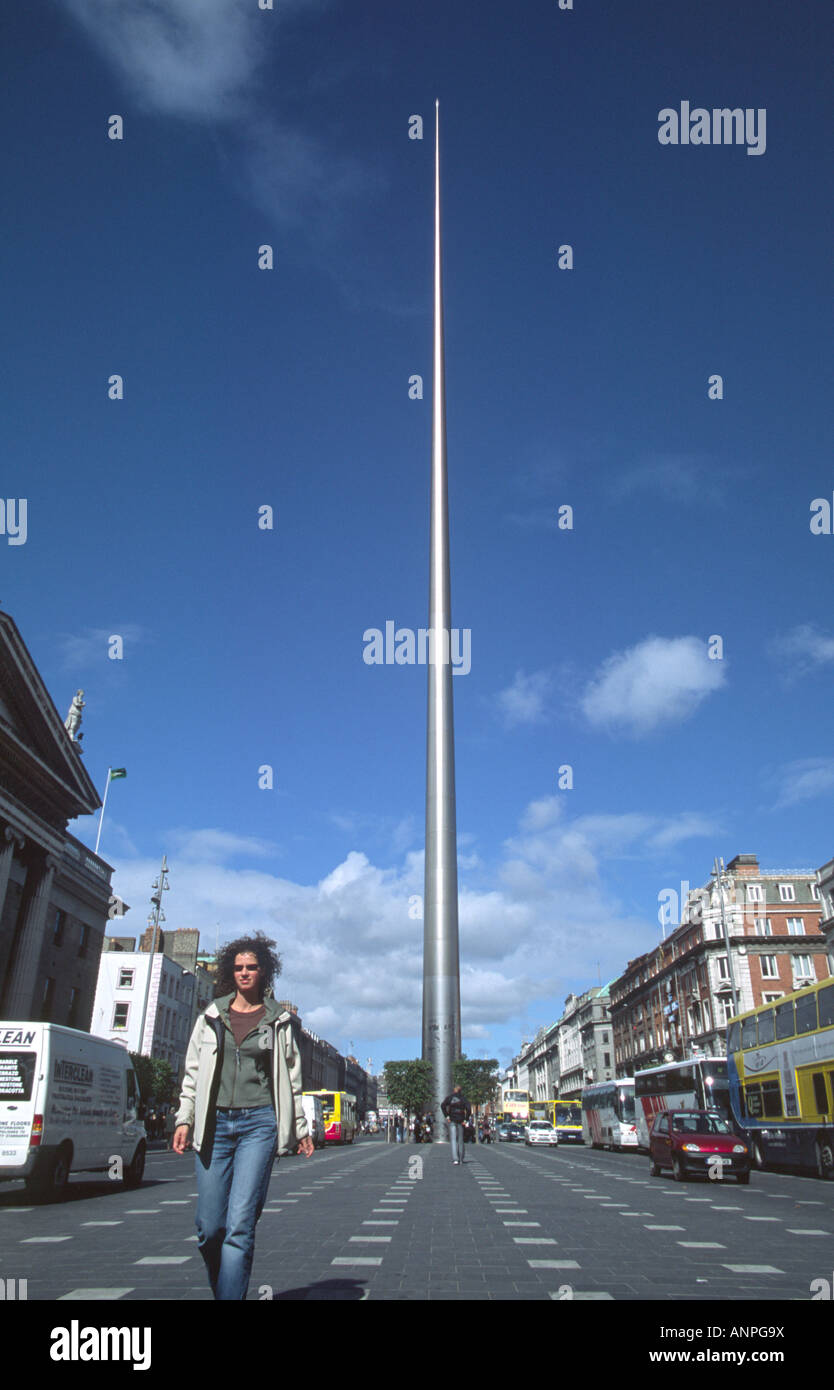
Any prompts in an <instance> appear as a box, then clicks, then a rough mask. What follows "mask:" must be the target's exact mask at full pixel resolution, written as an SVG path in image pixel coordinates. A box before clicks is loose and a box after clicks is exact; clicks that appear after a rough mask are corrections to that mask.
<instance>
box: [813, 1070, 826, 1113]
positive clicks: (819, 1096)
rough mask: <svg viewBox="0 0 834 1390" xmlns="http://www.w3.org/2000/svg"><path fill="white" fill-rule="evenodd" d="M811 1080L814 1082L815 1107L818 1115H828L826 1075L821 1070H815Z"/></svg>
mask: <svg viewBox="0 0 834 1390" xmlns="http://www.w3.org/2000/svg"><path fill="white" fill-rule="evenodd" d="M811 1080H812V1081H813V1083H814V1107H815V1109H816V1112H817V1114H818V1115H827V1114H828V1110H829V1106H828V1093H827V1091H826V1089H825V1076H824V1074H823V1073H822V1072H821V1071H815V1072H814V1074H813V1076H812V1077H811Z"/></svg>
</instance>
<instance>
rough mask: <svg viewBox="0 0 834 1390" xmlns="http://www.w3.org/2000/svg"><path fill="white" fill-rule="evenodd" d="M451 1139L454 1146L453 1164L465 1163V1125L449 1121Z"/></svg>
mask: <svg viewBox="0 0 834 1390" xmlns="http://www.w3.org/2000/svg"><path fill="white" fill-rule="evenodd" d="M449 1139H450V1140H451V1144H452V1162H453V1163H463V1125H462V1124H457V1125H456V1124H455V1122H454V1120H450V1121H449Z"/></svg>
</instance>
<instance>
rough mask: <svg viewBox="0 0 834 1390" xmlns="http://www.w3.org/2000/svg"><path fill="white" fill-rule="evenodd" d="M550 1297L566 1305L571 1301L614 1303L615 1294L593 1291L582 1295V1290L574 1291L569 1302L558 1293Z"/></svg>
mask: <svg viewBox="0 0 834 1390" xmlns="http://www.w3.org/2000/svg"><path fill="white" fill-rule="evenodd" d="M548 1296H549V1297H550V1298H552V1299H555V1300H556V1302H558V1303H565V1302H571V1301H572V1302H576V1301H577V1299H579V1300H584V1301H585V1302H587V1303H590V1302H602V1300H603V1299H610V1300H611V1302H612V1303H613V1301H614V1295H613V1293H602V1292H601V1291H598V1290H597V1289H593V1290H591V1291H590V1292H589V1293H581V1292H580V1290H578V1289H574V1291H573V1293H572V1294H571V1296H570V1299H569V1300H568V1299H565V1298H564V1296H563V1295H562V1294H560V1293H559V1292H558V1291H557V1292H556V1293H552V1294H549V1295H548Z"/></svg>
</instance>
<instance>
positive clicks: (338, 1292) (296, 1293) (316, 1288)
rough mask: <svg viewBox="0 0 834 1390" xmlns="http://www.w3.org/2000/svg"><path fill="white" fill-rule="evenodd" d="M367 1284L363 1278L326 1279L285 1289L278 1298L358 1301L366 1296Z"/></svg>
mask: <svg viewBox="0 0 834 1390" xmlns="http://www.w3.org/2000/svg"><path fill="white" fill-rule="evenodd" d="M365 1292H366V1290H365V1285H364V1283H363V1282H362V1280H361V1279H325V1280H323V1281H322V1282H321V1283H320V1284H308V1285H307V1286H306V1288H302V1289H285V1290H284V1292H283V1293H279V1294H278V1296H277V1299H276V1302H278V1301H279V1300H280V1299H295V1300H299V1299H304V1300H305V1301H309V1300H310V1299H320V1300H322V1301H323V1302H333V1301H334V1300H336V1299H347V1300H348V1301H349V1302H353V1303H358V1302H360V1301H361V1300H362V1299H363V1298H364V1297H365Z"/></svg>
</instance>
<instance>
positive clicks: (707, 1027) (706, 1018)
mask: <svg viewBox="0 0 834 1390" xmlns="http://www.w3.org/2000/svg"><path fill="white" fill-rule="evenodd" d="M702 1008H703V1012H704V1032H705V1033H708V1032H709V1030H710V1015H709V1002H708V1001H707V1000H706V999H705V1000H704V1002H703V1005H702Z"/></svg>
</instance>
